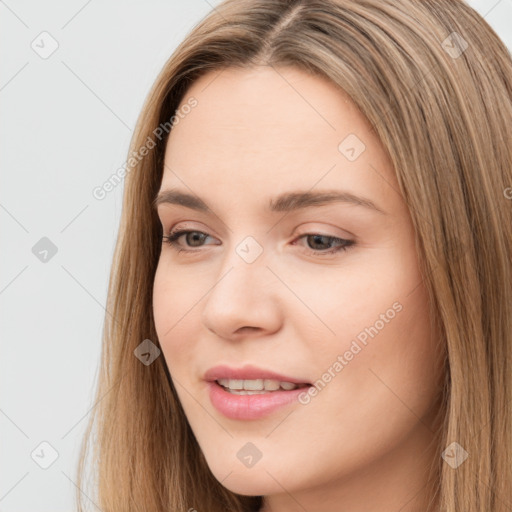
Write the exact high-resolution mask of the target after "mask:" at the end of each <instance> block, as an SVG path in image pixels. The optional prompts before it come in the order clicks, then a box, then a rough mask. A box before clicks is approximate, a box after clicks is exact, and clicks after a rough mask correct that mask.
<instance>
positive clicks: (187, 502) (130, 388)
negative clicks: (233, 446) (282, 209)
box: [77, 0, 512, 512]
mask: <svg viewBox="0 0 512 512" xmlns="http://www.w3.org/2000/svg"><path fill="white" fill-rule="evenodd" d="M252 65H269V66H274V67H276V68H279V67H281V66H294V67H296V68H300V69H302V70H305V71H307V72H311V73H315V74H317V75H320V76H323V77H327V78H328V79H330V80H331V81H332V82H334V83H335V84H337V85H338V86H339V87H341V88H342V89H343V90H344V91H345V92H346V93H347V94H348V95H349V96H350V97H351V98H352V100H353V102H354V103H355V104H356V105H357V106H358V108H359V109H360V111H361V112H362V114H364V116H366V118H367V119H368V120H369V122H370V123H371V125H372V126H373V129H374V130H375V132H376V134H377V135H378V136H379V138H380V140H381V141H382V144H383V146H384V147H385V148H386V150H387V152H388V153H389V156H390V158H391V161H392V163H393V165H394V168H395V172H396V175H397V179H398V183H399V186H400V192H401V194H402V195H403V197H404V200H405V201H406V202H407V204H408V206H409V209H410V214H411V218H412V221H413V224H414V227H415V236H416V246H417V250H418V256H419V261H420V264H421V269H422V272H423V275H424V283H425V285H426V288H427V290H428V293H429V297H430V307H431V317H432V318H433V322H435V324H436V326H438V328H439V329H440V332H442V335H443V343H444V347H445V353H444V354H443V355H442V357H443V362H444V364H445V365H446V366H445V367H446V380H445V389H444V400H443V404H442V421H441V425H442V426H441V428H440V430H439V432H438V443H439V458H438V460H436V463H435V468H434V469H435V470H436V471H437V473H438V481H437V482H436V485H435V487H434V488H433V493H435V495H436V497H437V498H438V499H439V505H440V511H441V512H459V511H464V512H505V511H510V510H511V509H512V412H511V411H512V275H511V260H512V136H511V134H512V61H511V57H510V53H509V51H508V50H507V48H506V47H505V45H504V44H503V43H502V42H501V40H500V39H499V38H498V36H497V35H496V34H495V32H494V31H493V30H492V29H491V28H490V27H489V25H488V24H487V23H486V22H485V20H484V19H483V18H482V17H481V16H480V15H479V14H478V13H476V12H475V11H474V10H473V9H471V8H470V7H469V6H468V5H466V4H465V3H464V2H463V1H462V0H423V1H420V0H303V1H301V0H227V1H225V2H223V3H222V4H220V5H219V6H217V7H216V8H215V9H214V10H213V11H212V12H211V13H210V14H209V15H208V16H207V17H206V18H205V19H204V20H202V21H201V22H200V23H199V24H198V25H197V26H196V27H195V28H194V29H193V30H192V31H191V33H190V34H189V35H188V36H187V37H186V39H185V40H184V41H183V42H182V44H180V46H179V47H178V48H177V49H176V51H175V52H174V54H173V55H172V57H171V58H170V59H169V60H168V61H167V63H166V64H165V66H164V68H163V70H162V72H161V73H160V75H159V76H158V78H157V80H156V82H155V84H154V86H153V88H152V90H151V92H150V94H149V96H148V98H147V101H146V103H145V106H144V108H143V111H142V113H141V115H140V118H139V121H138V124H137V127H136V130H135V133H134V135H133V139H132V142H131V147H130V154H132V151H137V150H138V148H140V147H142V146H143V145H144V144H145V143H146V141H147V140H148V137H153V138H154V135H152V134H153V131H154V130H155V129H156V128H157V127H158V126H160V125H161V124H162V123H165V122H167V121H168V120H169V119H170V118H171V117H172V115H173V114H174V112H175V111H176V109H178V107H179V105H180V102H182V101H185V99H186V92H187V89H188V87H189V86H190V84H191V83H192V82H193V81H194V80H196V79H197V78H198V77H199V76H201V75H203V74H204V73H206V72H208V71H212V70H217V71H218V72H219V73H220V72H222V69H223V68H226V67H230V66H236V67H242V68H247V67H250V66H252ZM165 143H166V138H165V137H163V138H162V139H161V140H159V141H158V142H157V143H156V146H155V147H154V148H153V149H151V150H150V151H149V152H148V154H147V155H146V156H145V157H144V158H143V159H141V161H140V162H138V163H137V164H136V166H135V167H134V168H133V169H132V170H131V171H130V172H129V173H128V174H127V176H126V181H125V189H124V199H123V210H122V217H121V224H120V229H119V236H118V240H117V245H116V250H115V254H114V261H113V265H112V271H111V278H110V283H109V291H108V302H107V310H108V313H109V314H108V315H107V316H106V318H105V326H104V333H103V349H102V360H101V367H100V375H99V379H98V385H97V391H96V393H97V395H96V406H95V408H94V409H93V411H92V413H91V417H90V422H89V425H88V428H87V433H86V436H85V438H84V442H83V445H82V452H81V458H80V464H79V467H78V485H79V487H80V488H81V489H82V491H83V492H84V493H85V494H87V495H88V496H89V497H90V498H91V499H92V500H93V501H94V502H95V504H96V505H97V506H98V507H99V508H100V509H101V510H102V511H103V512H114V511H116V512H118V511H122V512H130V511H144V512H163V511H173V512H174V511H188V510H189V509H191V508H192V509H196V510H197V511H199V512H220V511H223V512H225V511H227V510H228V511H234V512H246V511H250V510H258V508H259V507H260V505H261V502H262V498H261V497H258V496H255V497H248V496H239V495H237V494H234V493H232V492H231V491H229V490H227V489H226V488H224V487H223V486H222V485H221V484H220V483H219V482H218V481H217V480H216V479H215V477H214V476H213V475H212V473H211V471H210V470H209V468H208V466H207V464H206V461H205V459H204V456H203V454H202V452H201V450H200V448H199V446H198V444H197V442H196V440H195V438H194V435H193V433H192V431H191V429H190V427H189V425H188V422H187V419H186V417H185V415H184V412H183V410H182V408H181V405H180V403H179V400H178V397H177V394H176V392H175V389H174V388H173V385H172V382H171V380H170V377H169V372H168V369H167V366H166V364H165V360H164V358H163V357H159V358H158V359H157V360H156V361H155V362H154V363H153V364H151V365H149V366H145V365H143V364H141V362H140V361H139V360H138V359H137V358H136V357H135V356H134V349H135V348H136V347H137V346H138V345H139V344H140V343H141V342H142V341H143V340H145V339H150V340H152V341H153V342H154V343H156V344H157V345H158V339H157V335H156V332H155V326H154V321H153V315H152V287H153V280H154V276H155V271H156V266H157V262H158V258H159V253H160V248H161V236H162V233H161V226H160V223H159V221H158V218H157V217H156V214H155V212H154V209H153V208H152V202H153V199H154V197H155V194H156V193H157V191H158V189H159V187H160V183H161V178H162V172H163V157H164V151H165ZM452 442H457V443H458V444H459V445H461V446H462V447H463V448H464V449H465V450H466V451H467V452H468V454H469V457H468V459H467V460H466V461H465V462H464V463H463V464H462V465H460V466H459V467H458V468H456V469H453V468H452V467H450V466H449V465H448V464H447V463H445V462H444V461H443V460H442V458H441V452H442V451H443V450H444V449H445V448H446V447H447V446H448V445H450V444H451V443H452ZM89 456H90V459H91V460H90V462H91V468H92V471H93V480H92V490H88V489H86V478H85V475H86V473H87V466H88V462H87V459H88V457H89ZM82 491H77V501H78V505H79V510H84V508H83V506H84V505H83V503H82V501H83V500H84V498H83V494H82Z"/></svg>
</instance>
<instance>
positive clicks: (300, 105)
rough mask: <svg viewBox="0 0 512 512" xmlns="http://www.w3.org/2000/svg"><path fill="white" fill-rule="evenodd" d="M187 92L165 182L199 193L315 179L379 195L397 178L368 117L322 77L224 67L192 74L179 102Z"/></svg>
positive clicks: (256, 190)
mask: <svg viewBox="0 0 512 512" xmlns="http://www.w3.org/2000/svg"><path fill="white" fill-rule="evenodd" d="M192 97H193V98H195V100H196V101H197V106H195V107H194V108H193V109H190V111H188V113H187V114H185V115H184V116H183V118H181V119H180V121H179V123H177V124H176V125H175V126H174V127H173V129H172V131H171V134H170V136H169V139H168V143H167V147H166V155H165V169H164V175H163V181H162V187H161V188H162V189H165V188H168V187H171V186H176V185H183V183H180V181H184V182H185V185H186V186H188V187H190V188H191V189H192V192H195V193H198V194H199V195H203V196H204V195H205V194H206V195H208V194H210V193H211V194H213V193H220V192H221V191H222V190H224V191H225V192H226V194H231V195H234V194H246V195H247V193H248V191H249V192H251V194H252V196H254V197H261V196H269V192H272V195H274V194H275V193H280V192H285V191H286V190H289V189H290V187H291V186H292V185H293V186H296V187H300V188H305V189H311V188H313V187H315V186H316V185H317V184H318V186H320V187H321V188H336V187H340V188H343V189H345V190H349V191H353V192H356V191H358V192H359V193H363V192H364V194H365V195H366V196H371V195H372V194H373V197H374V198H375V200H376V202H377V200H378V197H379V196H381V195H382V188H383V186H385V184H386V183H388V185H387V186H388V187H389V186H390V185H389V183H391V182H393V180H394V179H396V178H395V177H394V173H393V171H392V169H391V164H390V162H389V160H388V159H387V156H386V153H385V151H384V148H383V147H382V145H381V144H380V141H379V140H378V137H377V136H376V134H375V133H374V132H373V131H372V130H371V125H370V124H369V123H368V121H367V120H366V119H365V118H364V116H363V115H362V114H361V113H360V112H359V110H358V109H357V108H356V106H355V105H354V104H353V102H352V101H351V100H350V99H349V98H348V96H347V95H346V94H345V93H344V92H343V91H342V90H341V89H340V88H338V87H337V86H336V85H335V84H333V83H331V82H330V81H328V80H327V79H325V78H321V77H318V76H315V75H311V74H308V73H306V72H304V71H301V70H298V69H294V68H279V69H274V68H272V67H268V66H259V67H256V68H251V69H238V68H228V69H224V70H221V71H212V72H210V73H208V74H206V75H204V76H202V77H201V78H200V79H198V80H197V81H196V82H194V83H193V84H192V86H191V87H190V89H189V90H188V91H187V93H186V94H185V96H184V98H183V100H182V103H181V105H184V104H185V103H186V102H187V101H188V100H189V99H190V98H192ZM178 111H179V109H178ZM354 157H355V158H354ZM171 171H172V172H171ZM395 199H398V200H399V197H397V198H395Z"/></svg>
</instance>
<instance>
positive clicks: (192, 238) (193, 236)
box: [187, 232, 206, 247]
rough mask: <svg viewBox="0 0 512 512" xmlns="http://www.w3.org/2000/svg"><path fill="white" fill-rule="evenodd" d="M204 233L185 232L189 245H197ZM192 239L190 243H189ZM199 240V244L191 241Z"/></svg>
mask: <svg viewBox="0 0 512 512" xmlns="http://www.w3.org/2000/svg"><path fill="white" fill-rule="evenodd" d="M205 236H206V235H205V234H204V233H198V232H192V233H188V234H187V243H188V244H189V245H191V246H192V247H197V246H198V245H200V243H201V242H202V239H203V238H204V237H205ZM191 241H192V243H190V242H191ZM194 241H196V242H199V244H197V245H195V244H194V243H193V242H194Z"/></svg>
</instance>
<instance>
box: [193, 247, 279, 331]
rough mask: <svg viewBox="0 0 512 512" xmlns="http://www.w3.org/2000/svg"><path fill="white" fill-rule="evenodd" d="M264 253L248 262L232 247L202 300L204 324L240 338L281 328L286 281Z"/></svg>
mask: <svg viewBox="0 0 512 512" xmlns="http://www.w3.org/2000/svg"><path fill="white" fill-rule="evenodd" d="M262 256H263V255H262ZM262 256H260V257H259V258H258V259H257V260H256V261H253V262H252V263H248V262H246V261H244V260H243V259H242V258H240V257H239V256H238V254H236V253H234V251H233V253H232V254H231V255H230V257H229V258H226V260H225V262H224V265H223V266H222V269H221V271H220V272H219V274H218V276H217V277H216V279H215V282H214V283H212V287H211V289H210V291H209V292H208V293H207V295H206V297H205V298H204V299H203V301H201V304H203V310H202V313H201V320H202V322H203V325H204V326H205V327H206V328H207V329H208V330H210V331H211V332H213V333H214V334H216V335H217V336H219V337H221V338H223V339H226V340H240V339H241V338H243V337H246V336H247V335H249V334H251V333H252V336H258V337H259V336H265V335H268V334H269V333H272V332H275V331H277V330H278V329H279V327H280V325H281V322H282V317H281V314H282V309H281V307H280V301H279V295H280V294H282V293H283V292H284V290H283V285H282V283H280V282H279V280H278V279H277V278H276V276H275V275H274V274H273V273H272V272H271V271H270V269H269V268H268V267H267V265H266V263H265V258H264V257H262Z"/></svg>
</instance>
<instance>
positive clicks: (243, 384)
mask: <svg viewBox="0 0 512 512" xmlns="http://www.w3.org/2000/svg"><path fill="white" fill-rule="evenodd" d="M217 382H218V383H219V384H220V385H221V386H222V387H224V388H227V389H229V391H236V392H237V393H236V394H238V395H254V394H261V393H262V392H263V393H266V392H267V391H277V390H278V389H280V388H281V389H284V390H285V391H290V390H292V389H295V388H298V387H299V386H298V385H297V384H294V383H293V382H280V381H278V380H274V379H244V380H241V379H218V380H217Z"/></svg>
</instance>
